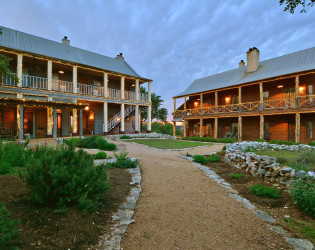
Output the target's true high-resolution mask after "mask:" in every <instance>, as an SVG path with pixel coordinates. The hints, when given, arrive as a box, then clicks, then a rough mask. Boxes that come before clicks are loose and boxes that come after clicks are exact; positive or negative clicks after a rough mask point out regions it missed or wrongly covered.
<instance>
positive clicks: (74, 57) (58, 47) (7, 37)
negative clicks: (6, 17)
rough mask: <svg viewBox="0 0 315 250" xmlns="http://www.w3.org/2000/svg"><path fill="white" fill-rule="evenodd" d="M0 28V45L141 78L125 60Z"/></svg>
mask: <svg viewBox="0 0 315 250" xmlns="http://www.w3.org/2000/svg"><path fill="white" fill-rule="evenodd" d="M0 29H2V35H0V47H5V48H10V49H16V50H20V51H25V52H29V53H32V54H37V55H42V56H47V57H51V58H56V59H59V60H64V61H70V62H74V63H78V64H82V65H87V66H92V67H95V68H99V69H104V70H108V71H113V72H117V73H122V74H125V75H130V76H134V77H139V78H142V77H140V76H139V75H138V74H137V73H136V72H135V70H134V69H133V68H132V67H130V65H129V64H128V63H127V62H125V61H121V60H118V59H115V58H111V57H108V56H103V55H100V54H97V53H94V52H90V51H87V50H83V49H79V48H76V47H73V46H70V45H66V44H63V43H61V42H55V41H52V40H48V39H45V38H42V37H38V36H34V35H30V34H27V33H24V32H20V31H17V30H13V29H9V28H6V27H3V26H0Z"/></svg>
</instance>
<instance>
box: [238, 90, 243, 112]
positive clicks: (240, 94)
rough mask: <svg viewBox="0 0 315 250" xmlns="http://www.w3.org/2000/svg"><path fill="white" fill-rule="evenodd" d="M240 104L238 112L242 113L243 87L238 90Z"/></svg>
mask: <svg viewBox="0 0 315 250" xmlns="http://www.w3.org/2000/svg"><path fill="white" fill-rule="evenodd" d="M238 103H239V107H238V110H239V111H242V104H241V103H242V87H239V88H238Z"/></svg>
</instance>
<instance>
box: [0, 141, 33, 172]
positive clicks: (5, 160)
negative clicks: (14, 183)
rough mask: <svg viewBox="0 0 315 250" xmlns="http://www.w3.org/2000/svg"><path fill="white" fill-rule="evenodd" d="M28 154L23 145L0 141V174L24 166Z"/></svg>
mask: <svg viewBox="0 0 315 250" xmlns="http://www.w3.org/2000/svg"><path fill="white" fill-rule="evenodd" d="M29 154H30V151H29V150H26V148H25V145H23V144H17V143H14V142H11V143H5V144H3V143H0V175H4V174H8V173H10V172H12V171H13V169H14V168H21V167H24V165H25V163H26V160H27V157H28V155H29Z"/></svg>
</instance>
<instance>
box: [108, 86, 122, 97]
mask: <svg viewBox="0 0 315 250" xmlns="http://www.w3.org/2000/svg"><path fill="white" fill-rule="evenodd" d="M107 96H108V97H110V98H113V99H120V98H121V91H120V90H119V89H110V88H109V89H107Z"/></svg>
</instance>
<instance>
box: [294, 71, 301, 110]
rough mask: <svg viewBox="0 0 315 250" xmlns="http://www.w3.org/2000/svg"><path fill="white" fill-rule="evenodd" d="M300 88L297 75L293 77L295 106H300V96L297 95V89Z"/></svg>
mask: <svg viewBox="0 0 315 250" xmlns="http://www.w3.org/2000/svg"><path fill="white" fill-rule="evenodd" d="M299 90H300V81H299V76H296V77H295V98H296V106H297V107H299V106H300V96H299V92H300V91H299Z"/></svg>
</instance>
